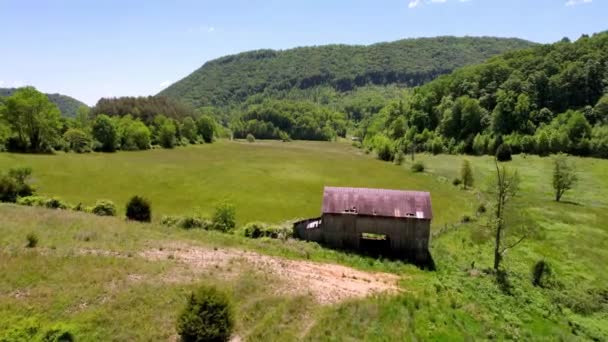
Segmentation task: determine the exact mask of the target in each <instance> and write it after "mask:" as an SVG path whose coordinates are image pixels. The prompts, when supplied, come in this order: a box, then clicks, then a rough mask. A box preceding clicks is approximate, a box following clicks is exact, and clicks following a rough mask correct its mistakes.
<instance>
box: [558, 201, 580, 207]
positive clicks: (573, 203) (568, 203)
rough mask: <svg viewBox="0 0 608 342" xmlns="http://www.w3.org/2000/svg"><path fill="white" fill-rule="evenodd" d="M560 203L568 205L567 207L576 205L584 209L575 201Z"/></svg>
mask: <svg viewBox="0 0 608 342" xmlns="http://www.w3.org/2000/svg"><path fill="white" fill-rule="evenodd" d="M558 203H562V204H567V205H575V206H577V207H582V206H583V205H582V204H581V203H578V202H574V201H559V202H558Z"/></svg>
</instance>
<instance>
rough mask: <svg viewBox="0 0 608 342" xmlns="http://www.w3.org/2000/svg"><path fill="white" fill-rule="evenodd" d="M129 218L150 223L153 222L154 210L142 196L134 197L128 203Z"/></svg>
mask: <svg viewBox="0 0 608 342" xmlns="http://www.w3.org/2000/svg"><path fill="white" fill-rule="evenodd" d="M126 212H127V218H128V219H129V220H134V221H140V222H150V221H151V220H152V209H151V207H150V201H148V200H147V199H145V198H143V197H140V196H133V197H131V199H130V200H129V202H128V203H127V208H126Z"/></svg>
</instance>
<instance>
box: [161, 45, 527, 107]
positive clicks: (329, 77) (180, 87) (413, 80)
mask: <svg viewBox="0 0 608 342" xmlns="http://www.w3.org/2000/svg"><path fill="white" fill-rule="evenodd" d="M535 45H537V43H533V42H530V41H526V40H523V39H519V38H496V37H487V36H486V37H454V36H441V37H433V38H410V39H401V40H397V41H393V42H379V43H373V44H369V45H347V44H330V45H321V46H305V47H296V48H291V49H285V50H272V49H260V50H252V51H246V52H241V53H238V54H232V55H226V56H222V57H219V58H216V59H213V60H210V61H207V62H206V63H204V64H203V65H202V66H201V67H199V68H198V69H196V70H195V71H193V72H192V73H190V74H189V75H187V76H186V77H184V78H182V79H181V80H179V81H177V82H175V83H173V84H172V85H170V86H169V87H167V88H165V89H163V90H162V91H161V92H160V93H159V95H163V96H168V97H173V98H176V99H179V100H182V101H184V102H187V103H190V104H192V105H194V106H197V107H200V106H219V107H223V106H229V105H233V104H239V103H242V102H244V101H246V99H247V98H248V97H250V96H252V95H255V94H260V93H264V92H287V91H289V90H292V89H309V88H312V87H316V86H324V85H330V86H332V87H333V88H335V89H337V90H338V91H349V90H353V89H356V88H358V87H361V86H365V85H391V84H398V85H402V86H417V85H421V84H424V83H426V82H428V81H430V80H432V79H434V78H436V77H437V76H440V75H443V74H446V73H449V72H451V71H453V70H454V69H457V68H459V67H462V66H466V65H471V64H476V63H481V62H483V61H485V60H487V59H488V58H490V57H492V56H494V55H498V54H500V53H503V52H507V51H511V50H517V49H522V48H527V47H532V46H535Z"/></svg>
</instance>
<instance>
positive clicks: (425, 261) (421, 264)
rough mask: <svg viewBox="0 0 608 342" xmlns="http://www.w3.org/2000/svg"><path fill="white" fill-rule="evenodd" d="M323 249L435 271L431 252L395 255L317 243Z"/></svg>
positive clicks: (387, 250) (385, 250)
mask: <svg viewBox="0 0 608 342" xmlns="http://www.w3.org/2000/svg"><path fill="white" fill-rule="evenodd" d="M317 243H318V244H319V245H321V246H322V247H323V248H327V249H332V250H334V251H338V252H344V253H348V254H356V255H361V256H366V257H370V258H374V259H383V260H389V261H400V262H404V263H408V264H412V265H415V266H416V267H418V268H420V269H422V270H428V271H435V270H436V265H435V260H434V259H433V256H432V255H431V252H430V251H429V250H428V249H427V250H425V251H424V252H422V253H410V254H403V253H396V252H393V251H391V250H389V249H385V248H382V249H381V248H361V249H353V248H337V247H333V246H330V245H328V244H325V243H322V242H317Z"/></svg>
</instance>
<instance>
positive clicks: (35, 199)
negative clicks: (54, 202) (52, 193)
mask: <svg viewBox="0 0 608 342" xmlns="http://www.w3.org/2000/svg"><path fill="white" fill-rule="evenodd" d="M47 200H48V198H46V197H44V196H25V197H19V199H17V204H19V205H26V206H28V207H42V206H44V204H45V203H46V201H47Z"/></svg>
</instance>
